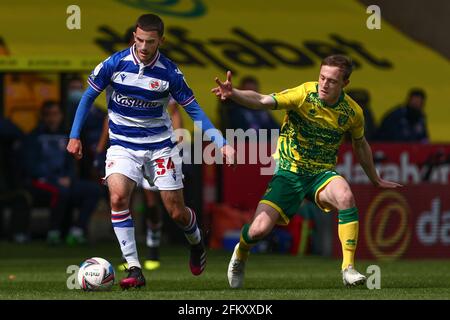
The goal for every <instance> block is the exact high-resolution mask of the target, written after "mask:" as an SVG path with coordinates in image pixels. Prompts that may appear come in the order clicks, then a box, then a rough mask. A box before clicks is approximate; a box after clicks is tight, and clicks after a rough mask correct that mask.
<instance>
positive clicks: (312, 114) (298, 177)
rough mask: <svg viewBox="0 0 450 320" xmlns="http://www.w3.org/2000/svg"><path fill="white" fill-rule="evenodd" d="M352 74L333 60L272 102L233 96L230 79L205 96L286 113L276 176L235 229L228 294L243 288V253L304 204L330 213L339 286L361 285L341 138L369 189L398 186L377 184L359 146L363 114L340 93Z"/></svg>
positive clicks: (348, 65) (366, 149)
mask: <svg viewBox="0 0 450 320" xmlns="http://www.w3.org/2000/svg"><path fill="white" fill-rule="evenodd" d="M351 72H352V62H351V60H350V59H349V58H347V57H346V56H342V55H332V56H329V57H326V58H325V59H324V60H323V61H322V63H321V66H320V74H319V81H318V82H315V81H313V82H306V83H303V84H302V85H300V86H298V87H295V88H292V89H287V90H284V91H282V92H280V93H276V94H271V95H263V94H260V93H258V92H255V91H250V90H238V89H236V88H233V86H232V83H231V72H230V71H228V73H227V80H226V81H225V82H221V81H220V80H219V79H218V78H216V83H217V85H218V86H217V87H216V88H214V89H212V92H213V93H215V94H216V96H218V97H220V98H221V99H222V100H225V99H227V98H228V99H232V100H234V101H235V102H237V103H239V104H242V105H245V106H247V107H249V108H255V109H272V110H282V109H283V110H286V116H285V118H284V121H283V125H282V127H281V132H280V137H279V139H278V148H277V149H278V150H277V157H278V169H277V170H276V172H275V174H274V176H273V178H272V180H271V181H270V183H269V186H268V188H267V191H266V193H265V195H264V196H263V198H262V200H261V201H260V202H259V204H258V207H257V209H256V212H255V215H254V218H253V220H252V222H251V223H250V224H246V225H244V227H243V228H242V232H241V238H240V242H239V243H238V244H237V245H236V247H235V249H234V252H233V255H232V257H231V260H230V264H229V266H228V281H229V284H230V286H231V287H232V288H240V287H242V286H243V282H244V268H245V263H246V261H247V258H248V254H249V251H250V249H251V248H252V247H253V246H254V245H255V244H256V243H257V242H258V241H259V240H261V239H262V238H263V237H265V236H266V235H268V234H269V233H270V231H271V230H272V229H273V227H274V226H275V225H276V224H288V223H289V219H290V218H291V217H292V216H293V215H294V214H295V213H296V212H297V209H298V207H299V205H300V203H301V202H302V200H303V199H304V198H305V197H306V198H307V199H309V200H311V201H313V202H314V203H315V204H316V205H317V206H318V207H319V208H321V209H322V210H323V211H325V212H330V211H332V210H337V212H338V219H339V223H338V234H339V240H340V241H341V245H342V255H343V261H342V268H341V270H342V271H341V272H342V279H343V283H344V284H345V285H357V284H363V283H365V280H366V277H365V276H364V275H362V274H360V273H359V272H358V271H356V269H355V268H354V256H355V249H356V244H357V241H358V226H359V224H358V209H357V208H356V206H355V200H354V197H353V194H352V191H351V189H350V186H349V184H348V182H347V181H346V180H345V179H344V178H343V177H342V176H340V175H339V174H338V173H337V172H336V171H335V167H336V162H337V153H338V148H339V146H340V145H341V143H342V141H343V138H344V134H345V133H346V132H349V133H350V134H351V137H352V144H353V150H354V152H355V154H356V156H357V158H358V159H359V162H360V164H361V166H362V168H363V169H364V171H365V173H366V174H367V176H368V177H369V179H370V180H371V182H372V183H373V184H374V185H375V186H377V187H381V188H397V187H400V186H401V185H400V184H397V183H395V182H390V181H386V180H383V179H381V178H380V177H379V176H378V174H377V172H376V170H375V166H374V163H373V158H372V151H371V149H370V146H369V144H368V143H367V141H366V139H365V138H364V116H363V111H362V109H361V107H360V106H358V104H357V103H356V102H355V101H353V100H352V99H351V98H350V97H349V96H348V95H346V94H345V92H344V91H343V89H344V87H345V86H347V85H348V83H349V77H350V74H351Z"/></svg>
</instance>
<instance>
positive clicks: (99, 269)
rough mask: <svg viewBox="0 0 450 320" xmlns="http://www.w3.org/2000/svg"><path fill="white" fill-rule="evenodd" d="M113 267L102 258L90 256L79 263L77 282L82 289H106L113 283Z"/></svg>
mask: <svg viewBox="0 0 450 320" xmlns="http://www.w3.org/2000/svg"><path fill="white" fill-rule="evenodd" d="M114 279H115V273H114V268H113V266H112V264H111V263H109V261H107V260H105V259H103V258H98V257H94V258H90V259H87V260H85V261H84V262H83V263H82V264H81V265H80V270H78V283H79V285H80V287H81V289H83V290H84V291H107V290H110V289H111V287H112V286H113V284H114Z"/></svg>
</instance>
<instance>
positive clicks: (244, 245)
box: [236, 224, 259, 261]
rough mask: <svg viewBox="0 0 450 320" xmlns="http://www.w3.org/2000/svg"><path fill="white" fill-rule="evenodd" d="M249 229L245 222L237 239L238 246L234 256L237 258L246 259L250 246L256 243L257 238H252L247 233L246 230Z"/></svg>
mask: <svg viewBox="0 0 450 320" xmlns="http://www.w3.org/2000/svg"><path fill="white" fill-rule="evenodd" d="M249 229H250V225H249V224H245V225H244V227H243V228H242V231H241V238H240V240H239V247H238V250H237V251H236V256H237V258H238V259H239V260H242V261H246V260H247V258H248V255H249V253H250V250H251V248H253V247H254V246H255V244H257V243H258V241H259V240H252V239H250V236H249V235H248V230H249Z"/></svg>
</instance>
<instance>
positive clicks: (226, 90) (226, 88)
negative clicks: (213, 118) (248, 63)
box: [211, 71, 233, 101]
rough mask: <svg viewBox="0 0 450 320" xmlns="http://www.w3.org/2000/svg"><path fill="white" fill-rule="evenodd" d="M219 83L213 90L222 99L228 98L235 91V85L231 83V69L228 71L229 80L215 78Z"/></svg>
mask: <svg viewBox="0 0 450 320" xmlns="http://www.w3.org/2000/svg"><path fill="white" fill-rule="evenodd" d="M215 81H216V83H217V85H218V86H217V87H215V88H213V89H211V92H212V93H214V94H215V95H216V96H217V97H220V100H222V101H223V100H226V99H227V98H228V97H230V96H231V95H232V93H233V85H232V83H231V71H227V80H226V81H225V82H222V81H220V80H219V78H217V77H216V78H215Z"/></svg>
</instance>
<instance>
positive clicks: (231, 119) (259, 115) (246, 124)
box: [219, 76, 280, 140]
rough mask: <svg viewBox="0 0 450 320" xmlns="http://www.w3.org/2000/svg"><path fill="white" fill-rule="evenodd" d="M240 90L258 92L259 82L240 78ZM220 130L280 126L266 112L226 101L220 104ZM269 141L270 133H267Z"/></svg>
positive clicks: (273, 127) (276, 127)
mask: <svg viewBox="0 0 450 320" xmlns="http://www.w3.org/2000/svg"><path fill="white" fill-rule="evenodd" d="M239 89H241V90H253V91H259V82H258V80H257V79H256V78H254V77H252V76H246V77H244V78H242V80H241V83H240V85H239ZM219 112H220V118H221V121H222V123H221V130H222V132H223V133H224V134H225V130H226V129H234V130H236V129H243V130H244V131H246V130H247V129H255V130H259V129H267V130H270V129H279V128H280V125H279V124H278V123H277V122H276V121H275V120H274V119H273V117H272V115H271V114H270V112H269V111H268V110H255V109H250V108H247V107H245V106H243V105H240V104H238V103H237V102H234V101H233V100H231V99H227V100H225V101H224V102H221V103H220V111H219ZM267 135H268V139H269V140H270V131H269V132H268V133H267Z"/></svg>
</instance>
